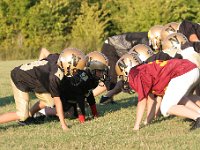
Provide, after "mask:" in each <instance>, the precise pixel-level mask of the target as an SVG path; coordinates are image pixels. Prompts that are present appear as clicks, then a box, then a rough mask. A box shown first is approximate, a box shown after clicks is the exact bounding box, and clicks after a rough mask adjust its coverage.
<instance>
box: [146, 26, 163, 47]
mask: <svg viewBox="0 0 200 150" xmlns="http://www.w3.org/2000/svg"><path fill="white" fill-rule="evenodd" d="M162 28H163V26H162V25H155V26H153V27H151V28H150V30H149V32H148V38H149V42H150V45H152V47H153V48H154V49H155V50H158V49H160V46H161V30H162Z"/></svg>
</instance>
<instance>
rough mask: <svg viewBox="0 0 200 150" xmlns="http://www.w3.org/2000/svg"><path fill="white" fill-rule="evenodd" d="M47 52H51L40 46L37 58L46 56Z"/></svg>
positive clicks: (40, 58)
mask: <svg viewBox="0 0 200 150" xmlns="http://www.w3.org/2000/svg"><path fill="white" fill-rule="evenodd" d="M49 54H51V53H50V51H49V50H47V49H46V48H42V49H41V50H40V54H39V60H42V59H44V58H46V57H47V56H49Z"/></svg>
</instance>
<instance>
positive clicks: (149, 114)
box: [144, 93, 156, 124]
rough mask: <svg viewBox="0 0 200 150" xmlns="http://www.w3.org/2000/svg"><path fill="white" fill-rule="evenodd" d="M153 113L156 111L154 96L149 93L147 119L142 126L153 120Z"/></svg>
mask: <svg viewBox="0 0 200 150" xmlns="http://www.w3.org/2000/svg"><path fill="white" fill-rule="evenodd" d="M155 111H156V100H155V96H154V95H153V94H152V93H150V94H149V95H148V100H147V118H146V121H145V122H144V124H148V123H150V122H151V121H152V120H153V119H154V117H155Z"/></svg>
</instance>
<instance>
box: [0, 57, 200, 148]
mask: <svg viewBox="0 0 200 150" xmlns="http://www.w3.org/2000/svg"><path fill="white" fill-rule="evenodd" d="M24 62H28V61H27V60H25V61H7V62H0V113H3V112H7V111H15V103H14V99H13V94H12V90H11V86H10V71H11V70H12V69H13V68H14V66H18V65H20V64H22V63H24ZM96 100H97V104H98V102H99V97H97V99H96ZM115 100H116V101H117V102H118V104H116V105H111V104H109V105H106V106H100V105H97V109H98V111H99V113H100V117H99V118H97V119H95V120H90V121H86V122H85V123H84V124H79V122H78V120H69V119H66V121H67V123H68V125H70V127H71V128H70V130H69V131H68V132H63V131H62V130H61V127H60V123H59V122H58V121H56V120H50V119H47V120H46V121H45V122H44V123H43V124H40V125H31V126H24V127H21V126H19V125H18V124H17V123H16V122H12V123H7V124H2V125H0V149H1V150H4V149H6V150H10V149H12V150H13V149H16V150H25V149H32V150H35V149H41V150H43V149H45V150H46V149H48V150H49V149H58V150H61V149H63V150H67V149H68V150H75V149H76V150H81V149H83V150H110V149H113V150H116V149H120V150H132V149H144V150H148V149H162V150H163V149H166V150H171V149H180V150H183V149H187V150H188V149H192V150H193V149H199V146H200V144H199V143H200V142H199V139H200V130H195V131H192V132H191V131H190V130H189V128H190V123H191V122H187V121H184V119H182V118H177V117H170V118H162V117H161V118H159V119H158V120H157V121H154V122H153V123H152V124H151V125H148V126H145V127H143V128H142V129H141V130H140V131H139V132H134V131H133V125H134V120H135V115H136V114H135V113H136V98H135V97H134V95H129V94H123V93H121V94H119V95H117V96H116V97H115ZM31 102H32V103H34V102H35V100H31Z"/></svg>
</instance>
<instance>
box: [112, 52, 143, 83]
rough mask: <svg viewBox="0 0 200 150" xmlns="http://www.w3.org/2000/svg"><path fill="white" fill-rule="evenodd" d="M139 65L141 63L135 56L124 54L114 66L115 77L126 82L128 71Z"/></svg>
mask: <svg viewBox="0 0 200 150" xmlns="http://www.w3.org/2000/svg"><path fill="white" fill-rule="evenodd" d="M141 63H142V62H141V61H140V59H139V58H138V57H137V56H136V55H131V54H129V53H127V54H124V55H123V56H122V57H121V58H120V59H119V60H118V61H117V63H116V65H115V71H116V73H117V76H118V77H119V79H121V80H124V81H127V80H128V74H129V71H130V69H131V68H132V67H134V66H137V65H139V64H141Z"/></svg>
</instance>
